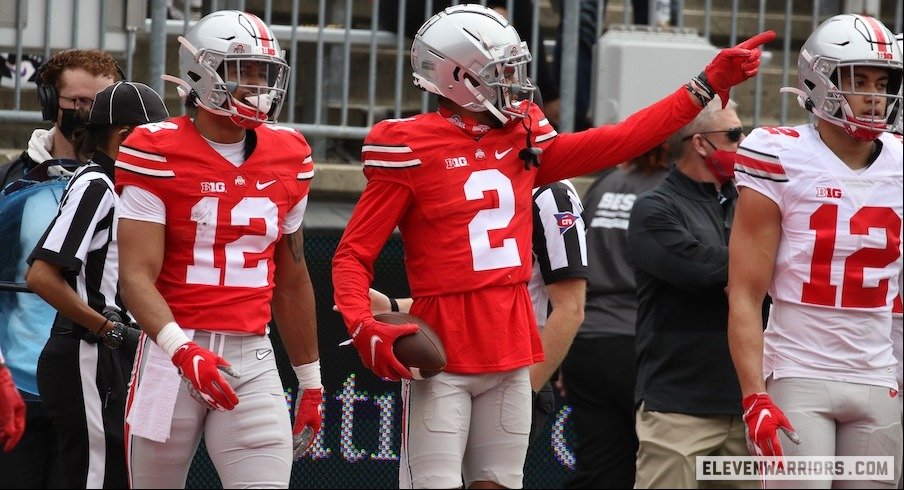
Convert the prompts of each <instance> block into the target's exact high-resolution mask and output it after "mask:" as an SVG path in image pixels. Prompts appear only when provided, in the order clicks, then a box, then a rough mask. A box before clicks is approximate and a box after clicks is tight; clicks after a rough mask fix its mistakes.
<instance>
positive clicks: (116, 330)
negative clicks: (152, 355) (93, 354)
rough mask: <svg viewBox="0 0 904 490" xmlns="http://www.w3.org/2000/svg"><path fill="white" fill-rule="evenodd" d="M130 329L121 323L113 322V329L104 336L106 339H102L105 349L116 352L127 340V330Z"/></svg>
mask: <svg viewBox="0 0 904 490" xmlns="http://www.w3.org/2000/svg"><path fill="white" fill-rule="evenodd" d="M128 328H129V327H127V326H125V325H123V324H122V323H119V322H113V328H111V329H110V331H109V332H107V334H106V335H104V338H103V339H101V342H103V344H104V347H106V348H108V349H110V350H116V349H118V348H120V347H121V346H122V343H123V341H124V340H125V338H126V330H127V329H128Z"/></svg>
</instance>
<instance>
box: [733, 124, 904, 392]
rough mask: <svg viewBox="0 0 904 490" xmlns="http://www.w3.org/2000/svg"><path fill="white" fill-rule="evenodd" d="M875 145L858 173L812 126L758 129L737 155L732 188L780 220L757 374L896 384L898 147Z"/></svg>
mask: <svg viewBox="0 0 904 490" xmlns="http://www.w3.org/2000/svg"><path fill="white" fill-rule="evenodd" d="M879 141H880V142H881V143H882V149H881V152H880V154H879V156H878V157H877V158H876V159H875V160H874V161H873V162H872V164H871V165H869V166H868V167H867V168H866V169H864V170H862V171H859V172H858V171H854V170H851V169H850V168H849V167H848V166H847V165H845V164H844V162H842V161H841V160H840V159H839V158H838V157H837V156H836V155H835V154H834V153H833V152H832V151H831V150H830V149H829V148H828V147H827V146H826V145H825V144H823V142H822V140H821V139H820V137H819V135H818V133H817V132H816V130H815V128H814V127H813V126H812V125H803V126H797V127H794V128H788V127H779V128H759V129H756V130H755V131H753V132H752V133H751V134H750V136H748V137H747V138H746V139H744V141H743V142H742V144H741V147H740V149H739V150H738V156H737V163H736V166H735V175H736V177H737V181H738V186H739V187H749V188H750V189H753V190H755V191H757V192H759V193H761V194H763V195H764V196H766V197H768V198H769V199H771V200H773V201H774V202H775V203H776V204H777V205H778V206H779V208H780V209H781V214H782V235H781V239H780V242H779V246H778V252H777V257H776V264H775V271H774V274H773V277H772V283H771V285H770V287H769V295H770V296H771V297H772V299H773V306H772V310H771V312H770V315H769V322H768V327H767V328H766V332H765V334H764V346H763V370H764V373H763V374H764V377H768V376H770V375H772V376H773V377H775V378H786V377H806V378H816V379H825V380H833V381H846V382H854V383H864V384H872V385H879V386H887V387H888V388H894V389H896V388H897V386H898V383H897V380H896V379H895V377H896V376H895V374H896V373H895V371H896V364H897V362H896V361H895V358H894V355H893V351H892V342H891V328H892V327H891V323H892V320H891V319H892V315H891V310H892V303H893V302H894V301H895V299H896V298H897V297H898V290H899V287H900V283H899V281H900V279H899V276H900V274H901V269H902V258H901V235H902V214H904V209H902V208H904V187H902V185H904V184H902V146H901V139H900V137H899V136H895V135H892V134H889V133H884V134H882V135H881V136H880V138H879ZM898 301H900V300H898Z"/></svg>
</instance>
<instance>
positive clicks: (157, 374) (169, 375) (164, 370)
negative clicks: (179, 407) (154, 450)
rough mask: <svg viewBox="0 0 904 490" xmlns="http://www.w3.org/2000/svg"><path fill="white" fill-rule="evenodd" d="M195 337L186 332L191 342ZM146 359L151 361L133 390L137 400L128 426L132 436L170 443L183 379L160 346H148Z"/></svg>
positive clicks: (127, 417) (130, 408)
mask: <svg viewBox="0 0 904 490" xmlns="http://www.w3.org/2000/svg"><path fill="white" fill-rule="evenodd" d="M194 334H195V331H194V330H189V329H186V330H185V335H187V336H188V338H189V339H191V338H193V337H194ZM143 355H144V356H145V357H147V360H146V361H145V362H144V366H143V367H142V368H141V371H140V373H141V375H140V376H139V378H138V384H137V386H135V387H133V389H134V390H135V398H134V399H133V401H132V404H131V405H130V406H129V413H128V414H127V416H126V422H128V423H129V426H130V431H131V433H132V435H135V436H138V437H143V438H145V439H150V440H152V441H157V442H166V440H167V439H169V436H170V427H171V426H172V422H173V410H174V409H175V407H176V398H177V397H178V396H179V385H180V384H181V383H182V376H181V375H180V374H179V370H178V369H176V366H175V365H173V361H172V360H171V359H170V358H169V356H168V355H167V354H166V352H163V349H161V348H160V347H157V344H156V343H154V342H147V343H146V345H145V349H144V353H143Z"/></svg>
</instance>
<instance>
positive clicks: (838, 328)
mask: <svg viewBox="0 0 904 490" xmlns="http://www.w3.org/2000/svg"><path fill="white" fill-rule="evenodd" d="M797 66H798V79H799V82H800V86H799V88H786V89H783V90H784V91H790V92H793V93H795V94H797V95H798V101H799V102H800V105H801V106H802V107H804V108H805V109H806V110H808V111H809V112H812V113H813V115H814V116H816V120H815V123H814V124H804V125H801V126H796V127H793V128H790V127H778V128H774V127H764V128H759V129H756V130H754V131H753V132H752V133H751V134H750V136H748V137H747V138H746V139H745V140H744V141H743V143H742V144H741V147H740V149H739V150H738V153H737V161H736V164H735V175H736V176H737V181H738V184H737V185H738V189H739V190H740V196H739V198H738V204H737V210H736V213H735V219H734V226H733V230H732V233H731V240H730V242H729V279H728V294H729V323H728V339H729V346H730V348H731V355H732V358H733V361H734V364H735V368H736V370H737V373H738V378H739V381H740V385H741V391H742V396H743V397H744V398H743V405H744V410H745V414H744V418H745V421H746V422H747V425H748V428H747V438H748V446H749V448H750V451H751V453H753V454H755V455H765V456H782V455H783V454H785V455H794V456H819V457H824V456H825V457H833V456H835V455H838V456H893V457H894V458H895V460H896V463H895V464H894V465H889V466H890V467H893V468H894V471H895V472H900V468H901V451H902V446H901V442H902V436H901V417H900V415H901V405H900V403H899V402H898V400H897V398H898V397H900V394H898V392H897V390H898V382H897V380H896V376H895V371H896V370H895V367H896V364H897V362H896V360H895V357H894V353H893V343H894V342H893V340H892V322H893V320H892V317H893V312H894V311H898V312H900V311H901V303H900V296H899V294H898V293H899V288H900V275H901V272H902V257H901V235H902V206H904V203H902V192H901V187H902V181H904V178H902V170H901V168H902V149H901V138H900V136H896V135H893V134H891V133H890V132H891V131H892V128H893V126H894V124H895V122H896V121H897V117H898V115H899V114H900V111H901V103H902V100H901V95H900V93H901V92H900V88H901V78H902V57H901V50H900V47H899V46H898V45H897V43H895V41H894V37H893V36H892V34H891V32H890V31H889V30H888V29H887V28H886V27H885V26H884V25H883V24H882V23H881V22H879V21H878V20H876V19H874V18H872V17H868V16H864V15H850V14H844V15H838V16H835V17H832V18H830V19H828V20H826V21H825V22H823V23H822V24H821V25H820V26H819V27H817V28H816V30H815V31H813V33H812V34H811V35H810V37H809V38H808V39H807V41H806V42H805V43H804V45H803V47H802V49H801V51H800V57H799V59H798V63H797ZM767 292H768V293H769V295H770V296H771V298H772V303H773V304H772V308H771V311H770V313H769V322H768V325H767V328H766V330H765V332H764V331H763V329H762V323H761V322H762V314H761V309H760V305H761V304H762V300H763V298H764V296H765V294H766V293H767ZM898 335H900V334H898ZM898 341H900V338H899V339H898ZM779 407H781V408H779ZM779 429H781V431H780V430H779ZM794 431H796V435H795V432H794ZM789 441H792V442H797V444H789V443H788V442H789ZM802 483H806V484H812V485H816V487H814V488H829V487H831V486H832V481H831V478H830V477H828V478H826V480H823V481H809V482H801V481H767V482H766V485H767V487H769V488H780V487H793V488H801V485H802ZM858 483H859V484H868V485H872V486H875V487H877V488H880V487H883V486H884V487H886V488H893V487H894V485H895V481H894V480H891V479H889V480H887V481H870V482H868V483H867V482H858ZM837 484H838V482H836V483H835V485H837Z"/></svg>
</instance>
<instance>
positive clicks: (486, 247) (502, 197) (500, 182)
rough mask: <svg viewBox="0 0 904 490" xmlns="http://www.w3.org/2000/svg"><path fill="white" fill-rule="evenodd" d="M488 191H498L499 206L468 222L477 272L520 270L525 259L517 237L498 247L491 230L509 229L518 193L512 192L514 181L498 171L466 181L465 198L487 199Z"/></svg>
mask: <svg viewBox="0 0 904 490" xmlns="http://www.w3.org/2000/svg"><path fill="white" fill-rule="evenodd" d="M487 191H496V194H497V195H498V196H499V207H497V208H493V209H481V210H480V211H478V212H477V214H476V215H474V219H472V220H471V222H470V223H468V234H469V235H470V238H471V239H470V242H471V258H472V259H473V260H474V270H475V271H487V270H492V269H502V268H505V267H518V266H520V265H521V257H520V256H519V255H518V243H517V241H516V240H515V239H514V238H506V239H504V240H502V245H501V246H498V247H494V246H492V244H490V231H492V230H501V229H503V228H505V227H507V226H508V225H509V223H511V222H512V218H513V217H515V192H514V190H513V189H512V181H511V180H509V178H508V177H506V176H505V174H503V173H502V172H500V171H499V170H496V169H489V170H479V171H477V172H474V173H472V174H471V175H470V176H469V177H468V180H467V181H465V198H466V199H467V200H469V201H474V200H477V199H483V197H484V193H485V192H487Z"/></svg>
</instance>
